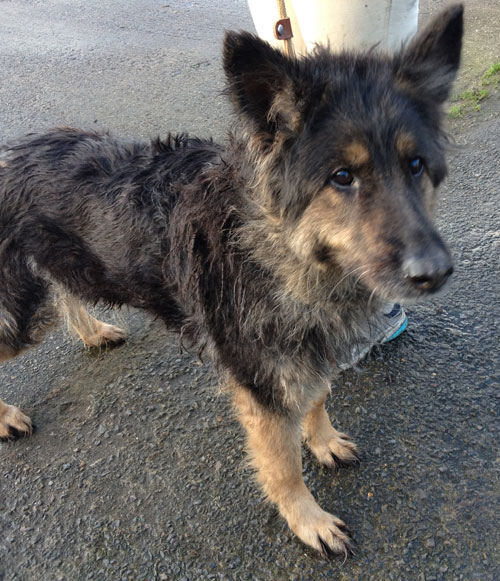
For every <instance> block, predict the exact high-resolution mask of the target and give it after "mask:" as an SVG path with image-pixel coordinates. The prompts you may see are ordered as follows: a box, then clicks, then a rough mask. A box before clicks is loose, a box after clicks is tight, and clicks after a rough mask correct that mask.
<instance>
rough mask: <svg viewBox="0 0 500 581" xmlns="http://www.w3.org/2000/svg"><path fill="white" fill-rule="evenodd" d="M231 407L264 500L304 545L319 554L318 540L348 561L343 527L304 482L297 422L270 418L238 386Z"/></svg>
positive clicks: (265, 411)
mask: <svg viewBox="0 0 500 581" xmlns="http://www.w3.org/2000/svg"><path fill="white" fill-rule="evenodd" d="M234 403H235V405H236V409H237V411H238V416H239V419H240V421H241V423H242V424H243V426H244V428H245V429H246V432H247V436H248V440H247V441H248V448H249V452H250V458H251V462H252V464H253V466H254V467H255V468H256V469H257V480H258V481H259V483H260V485H261V486H262V489H263V491H264V493H265V495H266V496H267V498H268V499H269V500H270V501H271V502H274V503H275V504H276V505H277V506H278V509H279V511H280V513H281V515H282V516H283V517H284V518H285V519H286V520H287V522H288V525H289V527H290V528H291V529H292V531H293V532H294V533H295V534H296V535H297V536H298V537H299V538H300V539H301V540H302V541H303V542H304V543H306V544H307V545H309V546H311V547H313V548H315V549H316V550H318V551H320V552H321V553H323V552H324V548H323V546H322V544H321V540H322V541H323V542H324V543H325V544H326V545H327V546H328V547H329V548H330V550H331V551H333V552H335V553H340V554H343V555H347V549H348V547H349V546H350V539H349V537H348V536H347V535H346V534H345V533H344V532H343V531H342V530H341V528H342V527H343V526H345V525H344V523H343V522H342V521H341V520H340V519H338V518H336V517H335V516H333V515H331V514H329V513H327V512H325V511H324V510H322V509H321V508H320V507H319V506H318V504H317V503H316V501H315V500H314V498H313V496H312V494H311V493H310V492H309V490H308V489H307V487H306V485H305V484H304V481H303V479H302V456H301V431H300V417H298V416H297V417H290V416H285V415H278V414H273V413H271V412H269V411H268V410H266V409H264V408H262V407H261V406H260V405H259V404H258V403H257V402H256V401H255V400H254V398H253V397H252V395H251V394H250V392H249V391H248V390H246V389H245V388H243V387H239V386H235V387H234ZM320 539H321V540H320Z"/></svg>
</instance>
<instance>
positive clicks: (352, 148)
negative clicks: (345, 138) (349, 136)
mask: <svg viewBox="0 0 500 581" xmlns="http://www.w3.org/2000/svg"><path fill="white" fill-rule="evenodd" d="M344 153H345V156H346V158H347V162H348V164H349V165H350V166H352V167H359V166H361V165H365V164H366V163H368V162H369V161H370V151H369V150H368V148H367V147H366V146H365V145H364V144H363V143H361V142H360V141H352V142H351V143H350V144H349V145H348V146H347V147H346V148H345V151H344Z"/></svg>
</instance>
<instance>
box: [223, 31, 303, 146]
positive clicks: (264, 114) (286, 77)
mask: <svg viewBox="0 0 500 581" xmlns="http://www.w3.org/2000/svg"><path fill="white" fill-rule="evenodd" d="M223 63H224V71H225V73H226V78H227V82H228V88H227V93H228V94H229V96H230V97H231V99H232V101H233V104H234V106H235V108H236V111H237V113H238V114H240V115H243V116H244V117H245V118H246V119H247V120H250V121H251V122H252V123H253V124H254V127H255V129H257V130H258V131H259V132H261V133H263V134H264V135H267V137H272V136H273V135H274V134H275V133H276V132H277V131H278V130H287V131H292V132H293V131H294V129H296V128H297V123H298V122H299V118H300V114H299V111H298V110H297V107H296V96H295V90H294V89H295V87H294V82H293V79H294V70H295V68H294V67H295V66H296V63H295V62H294V61H292V60H290V59H288V58H287V57H286V56H285V55H284V54H282V53H281V52H280V51H279V50H277V49H274V48H272V47H271V46H270V45H269V44H268V43H267V42H265V41H263V40H261V39H260V38H258V37H257V36H255V35H253V34H250V33H248V32H227V33H226V37H225V39H224V49H223Z"/></svg>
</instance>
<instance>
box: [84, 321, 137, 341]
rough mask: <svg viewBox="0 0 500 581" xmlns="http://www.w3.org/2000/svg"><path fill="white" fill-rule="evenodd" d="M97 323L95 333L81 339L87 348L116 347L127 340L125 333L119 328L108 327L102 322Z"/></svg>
mask: <svg viewBox="0 0 500 581" xmlns="http://www.w3.org/2000/svg"><path fill="white" fill-rule="evenodd" d="M97 322H98V323H99V325H98V327H97V332H96V333H95V334H94V335H91V336H90V337H84V338H83V339H82V340H83V342H84V343H85V345H86V346H87V347H116V346H118V345H121V344H122V343H124V342H125V341H126V340H127V333H126V331H124V330H123V329H120V327H115V325H108V323H103V322H102V321H97Z"/></svg>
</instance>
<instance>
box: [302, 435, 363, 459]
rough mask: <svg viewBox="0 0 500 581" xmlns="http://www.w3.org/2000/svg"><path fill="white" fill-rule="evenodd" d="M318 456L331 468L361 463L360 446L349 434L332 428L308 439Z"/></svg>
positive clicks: (312, 449) (308, 444)
mask: <svg viewBox="0 0 500 581" xmlns="http://www.w3.org/2000/svg"><path fill="white" fill-rule="evenodd" d="M307 446H308V447H309V449H310V450H311V452H312V453H313V454H314V455H315V456H316V458H317V459H318V460H319V462H321V464H324V465H325V466H328V467H329V468H343V467H346V466H351V465H353V464H359V456H358V448H357V446H356V444H355V443H354V442H353V441H352V440H351V438H350V437H349V436H348V435H347V434H343V433H342V432H337V430H335V429H333V428H331V430H329V431H328V434H324V435H317V436H316V437H314V438H311V439H310V440H308V441H307Z"/></svg>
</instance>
